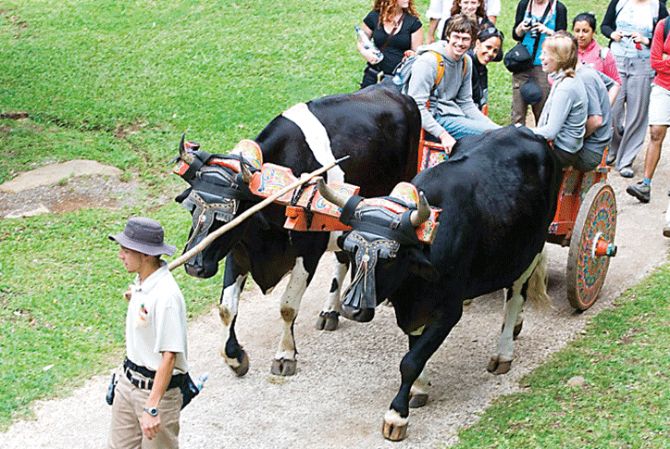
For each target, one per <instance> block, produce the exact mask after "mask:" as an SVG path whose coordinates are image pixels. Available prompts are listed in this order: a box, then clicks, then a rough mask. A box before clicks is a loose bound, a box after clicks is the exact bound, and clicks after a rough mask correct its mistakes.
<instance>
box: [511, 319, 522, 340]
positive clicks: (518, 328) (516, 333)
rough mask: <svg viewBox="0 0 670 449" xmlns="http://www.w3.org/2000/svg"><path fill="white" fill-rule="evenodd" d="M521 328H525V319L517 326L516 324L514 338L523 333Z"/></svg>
mask: <svg viewBox="0 0 670 449" xmlns="http://www.w3.org/2000/svg"><path fill="white" fill-rule="evenodd" d="M521 329H523V321H522V322H520V323H519V324H517V325H516V326H514V331H513V332H512V336H513V338H514V340H516V339H517V337H519V334H520V333H521Z"/></svg>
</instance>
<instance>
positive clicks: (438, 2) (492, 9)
mask: <svg viewBox="0 0 670 449" xmlns="http://www.w3.org/2000/svg"><path fill="white" fill-rule="evenodd" d="M453 4H454V1H453V0H430V5H429V6H428V11H426V16H427V17H428V18H429V19H440V22H439V23H438V24H437V33H436V34H435V35H436V36H442V30H443V29H444V22H446V21H447V19H448V18H449V17H451V7H452V6H453ZM484 5H485V6H486V15H487V16H495V17H498V16H499V15H500V0H486V2H485V3H484Z"/></svg>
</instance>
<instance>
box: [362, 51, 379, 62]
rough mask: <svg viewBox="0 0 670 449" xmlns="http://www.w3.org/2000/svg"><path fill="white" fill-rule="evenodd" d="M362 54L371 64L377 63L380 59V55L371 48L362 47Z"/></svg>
mask: <svg viewBox="0 0 670 449" xmlns="http://www.w3.org/2000/svg"><path fill="white" fill-rule="evenodd" d="M361 54H362V55H363V57H364V58H365V59H366V60H367V61H368V62H369V63H370V64H371V65H375V64H377V63H378V62H379V61H380V59H379V57H377V55H376V53H375V52H374V51H373V50H371V49H368V48H363V49H361Z"/></svg>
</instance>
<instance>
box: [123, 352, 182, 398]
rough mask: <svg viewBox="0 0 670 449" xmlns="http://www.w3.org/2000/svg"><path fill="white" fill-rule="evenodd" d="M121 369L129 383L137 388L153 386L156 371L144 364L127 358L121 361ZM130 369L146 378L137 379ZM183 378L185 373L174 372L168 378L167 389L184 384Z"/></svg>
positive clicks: (147, 388) (150, 387)
mask: <svg viewBox="0 0 670 449" xmlns="http://www.w3.org/2000/svg"><path fill="white" fill-rule="evenodd" d="M123 370H124V371H125V373H126V377H127V378H128V380H129V381H130V383H131V384H133V385H135V386H136V387H137V388H140V389H143V390H151V389H152V388H153V386H154V381H153V379H154V377H155V376H156V371H153V370H150V369H148V368H145V367H144V366H140V365H136V364H134V363H133V362H131V361H130V360H128V359H125V360H124V361H123ZM131 371H134V372H136V373H138V374H141V375H142V376H144V377H147V378H148V379H137V378H136V377H133V375H132V374H131V373H130V372H131ZM185 379H186V374H174V375H173V376H172V378H171V379H170V383H169V384H168V387H167V389H168V390H169V389H171V388H176V387H181V386H182V385H183V384H184V380H185Z"/></svg>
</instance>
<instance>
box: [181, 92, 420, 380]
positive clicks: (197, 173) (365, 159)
mask: <svg viewBox="0 0 670 449" xmlns="http://www.w3.org/2000/svg"><path fill="white" fill-rule="evenodd" d="M299 106H300V107H301V108H302V109H301V111H302V112H299V113H298V115H300V114H303V115H304V113H305V112H308V113H307V115H309V116H310V117H308V118H307V119H305V120H304V123H302V124H301V125H300V126H299V125H297V123H301V122H300V120H296V119H295V114H294V115H290V114H287V112H286V111H285V112H284V114H282V115H279V116H277V117H275V118H274V119H273V120H272V122H270V123H269V124H268V125H267V126H266V127H265V129H263V131H261V133H260V134H259V135H258V137H256V139H255V140H254V141H255V142H256V144H257V145H258V146H259V147H260V150H261V151H262V158H263V162H272V163H274V164H277V165H281V166H284V167H289V168H291V170H292V171H293V173H294V174H295V175H296V176H299V175H300V174H301V173H306V172H310V171H313V170H315V169H317V168H319V167H320V166H322V165H325V163H324V162H323V160H322V161H321V162H320V161H319V160H317V155H319V157H320V158H321V159H323V155H324V153H328V151H329V150H328V149H330V154H329V155H328V158H332V157H334V158H340V157H342V156H344V155H349V156H350V158H349V159H348V160H347V161H345V162H344V163H343V164H342V165H341V168H342V170H343V171H344V175H345V176H344V177H345V181H346V182H348V183H350V184H354V185H358V186H360V187H361V193H362V194H364V195H368V196H378V195H383V194H384V193H386V192H389V191H390V190H391V188H392V187H393V186H394V185H395V184H396V183H397V182H399V181H403V180H405V181H409V180H410V179H412V177H413V176H414V175H415V174H416V165H417V146H418V140H419V132H420V127H421V120H420V115H419V111H418V109H417V107H416V104H415V103H414V101H413V100H412V99H411V98H409V97H406V96H403V95H400V94H398V93H396V92H393V91H391V90H386V89H383V88H377V87H373V88H369V89H366V90H363V91H360V92H357V93H354V94H348V95H335V96H329V97H324V98H321V99H317V100H313V101H310V102H308V103H307V104H306V107H305V105H304V104H303V105H299ZM292 109H293V111H294V112H295V111H296V109H295V108H292ZM289 111H290V110H289ZM287 115H288V116H290V117H292V119H289V118H287ZM314 117H315V118H316V120H317V123H315V122H314ZM319 123H320V125H319ZM320 127H322V128H320ZM324 137H325V138H324ZM308 142H309V143H308ZM247 143H248V141H247ZM247 146H248V145H247ZM180 154H181V158H182V159H183V160H187V161H190V162H192V161H193V160H195V161H196V162H198V164H197V165H196V166H194V165H193V164H192V169H190V170H189V172H187V173H186V174H184V175H183V177H184V179H185V180H186V181H188V182H189V184H191V188H190V189H188V190H187V191H185V192H184V193H183V194H181V195H180V196H179V197H178V198H177V201H180V202H183V205H184V206H186V207H187V209H189V210H190V212H191V213H192V215H193V225H192V228H191V234H190V238H189V242H188V243H187V245H186V248H185V251H186V250H189V249H190V248H192V247H193V246H194V245H196V244H197V243H199V242H200V241H201V240H202V239H203V238H204V237H205V236H206V235H208V234H209V233H211V232H212V231H214V230H216V229H218V228H219V227H221V226H222V225H223V224H225V223H226V222H229V221H230V220H232V219H233V218H234V217H235V216H237V215H239V214H240V213H242V212H243V211H245V210H247V209H249V208H250V207H251V206H252V205H253V204H254V203H256V202H258V201H260V199H259V198H256V197H254V196H253V195H251V193H250V192H249V190H248V187H247V185H248V181H249V167H248V164H247V161H246V160H245V158H244V152H241V156H240V155H238V156H236V157H237V158H238V159H239V160H240V161H241V168H242V170H241V172H240V173H236V172H235V171H234V170H231V169H230V168H224V167H219V166H211V165H207V164H206V162H207V159H208V158H209V155H207V154H206V153H203V152H201V151H196V152H192V153H186V152H184V149H183V147H182V148H181V151H180ZM231 157H233V156H231ZM328 176H329V177H330V176H331V171H329V173H328ZM284 221H285V215H284V207H280V206H278V205H272V206H270V207H268V208H266V209H264V210H263V211H262V212H260V213H258V214H256V215H254V217H253V218H252V219H249V220H247V221H246V222H244V223H243V224H242V225H241V226H239V227H237V228H235V229H233V230H232V231H231V232H229V233H226V234H224V235H223V236H221V237H219V238H218V239H217V240H215V241H214V242H213V243H212V244H211V245H210V246H209V247H208V248H207V249H205V251H203V252H202V253H201V254H200V255H198V256H197V257H195V258H193V259H191V260H190V261H189V262H188V263H187V264H186V270H187V272H188V273H189V274H191V275H193V276H196V277H200V278H208V277H211V276H213V275H215V274H216V272H217V270H218V263H219V261H220V260H221V259H223V258H224V257H226V263H225V273H224V279H223V291H222V294H221V299H220V306H219V313H220V317H221V321H222V322H223V325H224V327H225V331H224V336H223V338H224V344H223V346H222V348H221V355H222V356H223V357H224V358H225V360H226V362H227V364H228V365H229V366H230V367H231V368H232V369H233V370H234V371H235V373H236V374H237V375H240V376H241V375H244V374H245V373H246V372H247V370H248V365H249V361H248V356H247V354H246V352H245V351H244V350H243V348H242V347H241V346H240V344H239V343H238V341H237V338H236V335H235V321H236V316H237V313H238V304H239V297H240V293H241V291H242V289H243V287H244V284H245V281H246V279H247V275H248V273H251V275H252V277H253V279H254V281H255V282H256V283H257V284H258V286H259V287H260V288H261V290H262V291H263V293H267V292H269V291H270V290H271V289H272V288H273V287H275V286H276V285H277V283H278V282H279V281H280V280H281V279H282V277H284V276H285V275H286V274H287V273H289V272H290V273H291V274H290V278H289V281H288V286H287V287H286V290H285V292H284V293H283V296H282V298H281V304H280V313H281V317H282V322H283V328H282V335H281V338H280V342H279V347H278V350H277V352H276V355H275V358H274V360H273V363H272V369H271V371H272V373H273V374H278V375H292V374H294V373H295V370H296V347H295V338H294V335H293V323H294V321H295V319H296V316H297V313H298V310H299V307H300V300H301V298H302V296H303V293H304V291H305V289H306V288H307V286H308V284H309V282H310V281H311V279H312V277H313V275H314V272H315V270H316V267H317V264H318V262H319V259H320V258H321V256H322V255H323V253H324V252H325V251H326V249H327V247H328V246H329V235H328V233H314V232H288V231H286V230H285V229H283V223H284ZM331 242H332V245H331V246H332V247H333V248H335V245H334V239H332V240H331ZM346 262H347V261H346V258H344V259H342V262H338V265H337V269H336V273H335V276H334V279H333V281H332V286H331V289H330V294H329V297H328V300H327V302H326V305H325V307H324V310H323V312H321V316H320V318H319V320H318V322H317V327H319V328H321V329H324V328H325V329H326V330H334V329H335V328H336V327H337V322H338V314H339V299H340V298H339V296H340V294H339V291H340V286H341V284H342V280H343V278H344V276H345V275H346V271H347V263H346Z"/></svg>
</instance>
